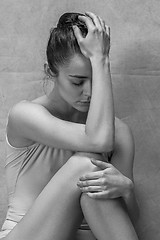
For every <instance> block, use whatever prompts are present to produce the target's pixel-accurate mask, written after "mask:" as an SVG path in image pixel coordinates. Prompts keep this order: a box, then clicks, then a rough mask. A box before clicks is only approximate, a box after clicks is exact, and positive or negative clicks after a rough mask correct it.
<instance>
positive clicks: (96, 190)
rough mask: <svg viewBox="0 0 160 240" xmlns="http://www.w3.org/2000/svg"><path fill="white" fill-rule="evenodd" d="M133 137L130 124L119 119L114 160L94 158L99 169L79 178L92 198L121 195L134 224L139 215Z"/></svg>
mask: <svg viewBox="0 0 160 240" xmlns="http://www.w3.org/2000/svg"><path fill="white" fill-rule="evenodd" d="M133 159H134V140H133V136H132V133H131V131H130V129H129V128H128V126H127V125H125V124H124V123H122V122H121V121H120V120H118V119H117V120H116V134H115V148H114V153H113V156H112V159H111V164H110V163H107V162H103V161H104V160H103V161H97V160H95V159H93V160H91V161H92V163H93V164H95V165H96V166H97V167H99V169H101V170H100V171H97V172H94V173H88V174H86V175H84V176H82V177H81V178H80V181H79V182H78V186H79V187H80V188H81V190H82V191H83V192H86V193H87V194H88V195H89V196H90V197H92V198H99V199H102V198H103V199H113V198H118V197H122V198H123V199H124V201H125V204H126V207H127V209H128V213H129V216H130V218H131V220H132V222H133V223H134V224H136V221H137V219H138V217H139V208H138V203H137V200H136V197H135V192H134V180H133Z"/></svg>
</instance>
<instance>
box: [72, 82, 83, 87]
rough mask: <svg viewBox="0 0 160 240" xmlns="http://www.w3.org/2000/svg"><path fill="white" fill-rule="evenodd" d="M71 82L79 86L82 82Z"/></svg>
mask: <svg viewBox="0 0 160 240" xmlns="http://www.w3.org/2000/svg"><path fill="white" fill-rule="evenodd" d="M72 84H73V85H75V86H81V85H82V84H83V82H72Z"/></svg>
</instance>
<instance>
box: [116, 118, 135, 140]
mask: <svg viewBox="0 0 160 240" xmlns="http://www.w3.org/2000/svg"><path fill="white" fill-rule="evenodd" d="M115 138H116V139H117V140H121V141H123V140H124V141H127V140H129V139H130V140H132V141H133V134H132V131H131V128H130V127H129V126H128V125H127V124H126V123H125V122H123V121H122V120H121V119H119V118H115Z"/></svg>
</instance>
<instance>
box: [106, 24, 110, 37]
mask: <svg viewBox="0 0 160 240" xmlns="http://www.w3.org/2000/svg"><path fill="white" fill-rule="evenodd" d="M105 27H106V33H107V35H108V36H109V38H110V33H111V30H110V27H108V26H107V25H105Z"/></svg>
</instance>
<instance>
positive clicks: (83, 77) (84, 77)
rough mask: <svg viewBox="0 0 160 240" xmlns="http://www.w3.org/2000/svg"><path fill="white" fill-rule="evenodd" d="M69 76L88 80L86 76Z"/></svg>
mask: <svg viewBox="0 0 160 240" xmlns="http://www.w3.org/2000/svg"><path fill="white" fill-rule="evenodd" d="M69 76H70V77H74V78H81V79H86V78H88V77H87V76H82V75H72V74H70V75H69Z"/></svg>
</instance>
